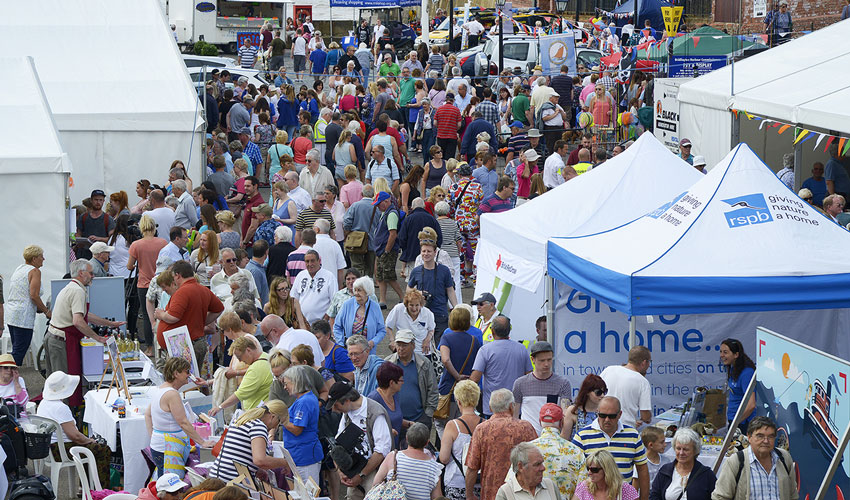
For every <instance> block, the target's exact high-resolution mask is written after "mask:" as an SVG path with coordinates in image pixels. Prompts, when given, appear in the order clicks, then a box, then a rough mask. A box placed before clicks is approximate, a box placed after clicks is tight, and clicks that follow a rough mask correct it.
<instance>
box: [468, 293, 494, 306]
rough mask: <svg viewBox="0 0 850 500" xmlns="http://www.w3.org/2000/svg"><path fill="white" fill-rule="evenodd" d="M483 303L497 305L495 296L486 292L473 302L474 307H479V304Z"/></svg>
mask: <svg viewBox="0 0 850 500" xmlns="http://www.w3.org/2000/svg"><path fill="white" fill-rule="evenodd" d="M482 302H490V303H493V304H495V303H496V297H494V296H493V294H492V293H490V292H484V293H482V294H481V295H480V296H479V297H478V298H477V299H475V300H473V301H472V305H477V304H480V303H482Z"/></svg>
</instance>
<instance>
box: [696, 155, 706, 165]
mask: <svg viewBox="0 0 850 500" xmlns="http://www.w3.org/2000/svg"><path fill="white" fill-rule="evenodd" d="M700 165H703V166H705V156H700V155H696V156H694V166H695V167H698V166H700Z"/></svg>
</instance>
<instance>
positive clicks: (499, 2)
mask: <svg viewBox="0 0 850 500" xmlns="http://www.w3.org/2000/svg"><path fill="white" fill-rule="evenodd" d="M496 9H497V12H498V13H499V76H501V75H502V71H504V70H505V55H504V52H505V50H504V49H505V42H504V38H503V35H502V32H503V31H505V19H504V16H505V12H504V9H505V0H496Z"/></svg>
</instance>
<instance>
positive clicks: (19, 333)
mask: <svg viewBox="0 0 850 500" xmlns="http://www.w3.org/2000/svg"><path fill="white" fill-rule="evenodd" d="M9 333H10V334H12V357H13V358H15V364H17V365H18V366H21V365H22V364H23V362H24V356H26V354H27V351H28V350H29V348H30V342H32V328H19V327H17V326H12V325H9Z"/></svg>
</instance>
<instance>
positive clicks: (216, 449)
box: [212, 428, 227, 458]
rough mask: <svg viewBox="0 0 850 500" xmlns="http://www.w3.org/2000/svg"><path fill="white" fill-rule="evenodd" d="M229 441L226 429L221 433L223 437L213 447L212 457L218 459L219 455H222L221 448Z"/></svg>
mask: <svg viewBox="0 0 850 500" xmlns="http://www.w3.org/2000/svg"><path fill="white" fill-rule="evenodd" d="M225 440H227V429H226V428H225V429H224V432H222V433H221V437H220V438H219V439H218V442H217V443H216V444H214V445H213V447H212V456H214V457H216V458H218V455H219V454H220V453H221V448H222V447H224V441H225Z"/></svg>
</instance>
